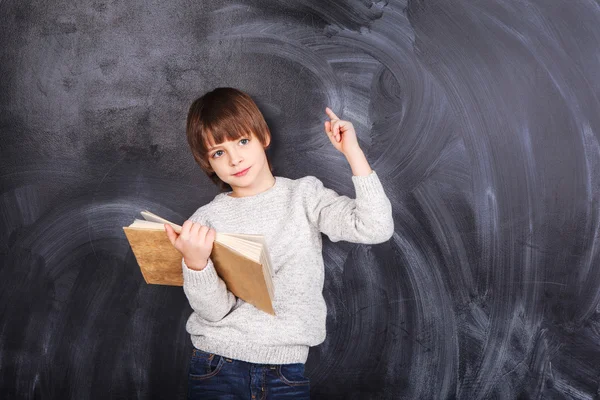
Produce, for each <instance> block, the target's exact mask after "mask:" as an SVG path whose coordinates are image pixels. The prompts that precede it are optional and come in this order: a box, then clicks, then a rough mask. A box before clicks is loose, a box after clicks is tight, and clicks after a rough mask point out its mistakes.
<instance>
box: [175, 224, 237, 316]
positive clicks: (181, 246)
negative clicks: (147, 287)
mask: <svg viewBox="0 0 600 400" xmlns="http://www.w3.org/2000/svg"><path fill="white" fill-rule="evenodd" d="M192 221H196V222H192ZM204 224H205V222H204V221H202V220H201V218H200V217H199V216H198V215H197V213H196V214H194V215H193V216H192V217H190V220H188V221H185V223H184V224H183V226H182V229H181V233H180V234H179V235H178V234H177V233H176V232H175V231H174V230H173V228H172V227H171V226H170V225H168V224H165V229H166V231H167V235H168V236H169V240H170V241H171V244H173V246H174V247H175V248H176V249H177V250H179V252H181V254H182V255H183V259H182V262H181V264H182V268H183V291H184V293H185V295H186V297H187V298H188V301H189V302H190V306H191V307H192V309H193V310H194V311H195V312H196V313H197V314H198V315H200V317H202V318H204V319H206V320H207V321H213V322H216V321H219V320H221V319H223V317H225V315H227V314H228V313H229V311H231V308H232V307H233V305H234V304H235V302H236V299H235V296H234V295H233V294H232V293H231V292H230V291H228V290H227V287H226V286H225V282H223V280H222V279H221V278H219V276H218V275H217V272H216V271H215V268H214V265H213V263H212V260H211V259H210V253H211V251H212V247H213V243H214V239H215V232H214V230H213V229H210V228H209V227H208V226H206V225H204Z"/></svg>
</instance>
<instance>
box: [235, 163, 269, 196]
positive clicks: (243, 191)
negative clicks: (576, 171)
mask: <svg viewBox="0 0 600 400" xmlns="http://www.w3.org/2000/svg"><path fill="white" fill-rule="evenodd" d="M274 184H275V177H274V176H273V174H272V173H271V170H269V169H268V168H266V169H265V171H263V172H262V173H261V174H260V175H259V176H257V177H256V180H255V181H254V183H253V184H252V185H250V186H248V187H232V188H231V189H232V193H230V194H229V195H230V196H231V197H248V196H254V195H257V194H259V193H262V192H265V191H267V190H269V189H271V188H272V187H273V185H274Z"/></svg>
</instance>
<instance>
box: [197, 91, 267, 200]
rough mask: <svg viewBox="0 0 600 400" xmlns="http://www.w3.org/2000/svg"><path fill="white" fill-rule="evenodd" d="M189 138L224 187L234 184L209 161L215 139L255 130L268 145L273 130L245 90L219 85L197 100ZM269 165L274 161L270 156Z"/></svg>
mask: <svg viewBox="0 0 600 400" xmlns="http://www.w3.org/2000/svg"><path fill="white" fill-rule="evenodd" d="M186 133H187V140H188V143H189V145H190V148H191V149H192V154H193V155H194V159H195V160H196V162H197V163H198V164H199V165H200V168H201V169H202V170H203V171H204V172H205V173H206V175H208V177H209V178H210V179H211V180H212V181H213V182H214V183H215V184H217V185H218V186H219V187H220V189H221V190H222V191H225V190H230V189H231V187H230V186H229V185H228V184H226V183H225V182H223V181H222V180H221V179H219V177H218V176H217V174H216V173H215V171H214V170H213V169H212V167H211V166H210V163H209V162H208V148H209V146H210V144H211V141H212V142H213V143H214V144H220V143H223V142H225V141H226V140H236V139H240V138H243V137H247V136H248V135H249V134H250V133H254V135H255V136H256V138H257V139H258V140H259V141H260V143H261V144H262V145H263V147H264V148H265V149H267V148H268V146H265V144H266V143H267V142H268V141H269V138H270V137H271V131H270V130H269V127H268V126H267V122H266V121H265V118H264V117H263V115H262V113H261V112H260V110H259V109H258V107H257V106H256V103H254V101H253V100H252V98H251V97H250V96H249V95H247V94H246V93H244V92H242V91H241V90H237V89H233V88H227V87H223V88H216V89H214V90H213V91H211V92H208V93H205V94H204V95H203V96H201V97H199V98H197V99H196V100H194V102H193V103H192V105H191V106H190V110H189V112H188V116H187V127H186ZM267 162H268V164H269V168H270V169H271V170H272V167H271V162H270V161H269V160H268V158H267Z"/></svg>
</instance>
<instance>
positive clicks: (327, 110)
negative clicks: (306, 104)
mask: <svg viewBox="0 0 600 400" xmlns="http://www.w3.org/2000/svg"><path fill="white" fill-rule="evenodd" d="M325 113H326V114H327V116H328V117H329V118H330V119H339V118H338V116H337V115H335V113H334V112H333V111H332V110H331V108H329V107H325Z"/></svg>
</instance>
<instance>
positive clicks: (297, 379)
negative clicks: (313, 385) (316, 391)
mask: <svg viewBox="0 0 600 400" xmlns="http://www.w3.org/2000/svg"><path fill="white" fill-rule="evenodd" d="M277 375H278V376H279V379H281V381H282V382H283V383H285V384H286V385H289V386H301V385H308V384H310V380H309V379H308V378H306V377H305V376H304V364H282V365H278V366H277Z"/></svg>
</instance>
